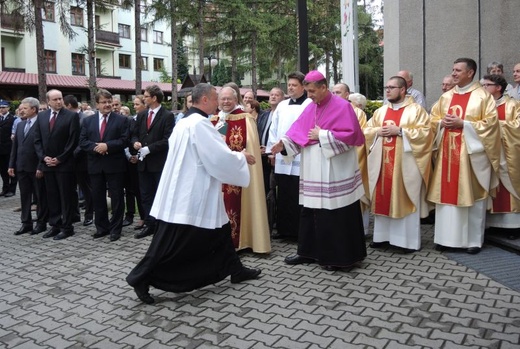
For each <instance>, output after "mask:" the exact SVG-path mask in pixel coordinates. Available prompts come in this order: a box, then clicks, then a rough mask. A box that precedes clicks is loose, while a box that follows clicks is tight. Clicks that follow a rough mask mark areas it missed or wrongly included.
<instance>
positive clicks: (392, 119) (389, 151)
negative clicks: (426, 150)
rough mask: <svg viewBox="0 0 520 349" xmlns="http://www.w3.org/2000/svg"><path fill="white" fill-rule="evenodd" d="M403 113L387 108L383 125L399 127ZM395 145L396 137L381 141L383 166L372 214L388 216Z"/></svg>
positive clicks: (401, 109)
mask: <svg viewBox="0 0 520 349" xmlns="http://www.w3.org/2000/svg"><path fill="white" fill-rule="evenodd" d="M403 111H404V108H400V109H398V110H393V109H391V108H388V110H387V111H386V114H385V119H384V121H383V125H384V126H387V125H396V126H399V125H400V123H401V116H402V115H403ZM396 143H397V136H392V137H385V138H384V140H383V159H382V161H383V164H382V165H381V173H380V174H379V178H378V179H377V184H376V188H375V195H374V196H375V205H374V214H378V215H383V216H388V215H389V214H390V202H391V199H392V183H393V173H394V167H395V152H396V149H395V148H396Z"/></svg>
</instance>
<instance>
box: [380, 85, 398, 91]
mask: <svg viewBox="0 0 520 349" xmlns="http://www.w3.org/2000/svg"><path fill="white" fill-rule="evenodd" d="M383 88H384V89H385V90H393V89H394V88H400V87H399V86H385V87H383Z"/></svg>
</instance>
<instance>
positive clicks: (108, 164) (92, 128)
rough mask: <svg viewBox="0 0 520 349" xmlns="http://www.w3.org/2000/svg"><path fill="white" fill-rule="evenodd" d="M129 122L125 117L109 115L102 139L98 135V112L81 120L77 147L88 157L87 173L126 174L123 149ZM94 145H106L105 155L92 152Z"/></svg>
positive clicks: (126, 141) (125, 143)
mask: <svg viewBox="0 0 520 349" xmlns="http://www.w3.org/2000/svg"><path fill="white" fill-rule="evenodd" d="M128 134H129V120H128V118H127V117H126V116H123V115H120V114H116V113H110V115H109V117H108V121H107V126H106V128H105V132H104V134H103V138H100V135H99V112H98V113H96V114H94V115H92V116H91V117H87V118H85V119H84V120H83V125H82V126H81V133H80V137H79V146H80V147H81V150H83V151H85V152H86V153H87V156H88V173H90V174H97V173H102V172H104V173H119V172H126V155H125V148H126V146H127V145H128ZM96 143H106V144H107V147H108V150H107V153H106V154H104V155H101V154H99V153H96V152H95V151H94V148H95V147H96Z"/></svg>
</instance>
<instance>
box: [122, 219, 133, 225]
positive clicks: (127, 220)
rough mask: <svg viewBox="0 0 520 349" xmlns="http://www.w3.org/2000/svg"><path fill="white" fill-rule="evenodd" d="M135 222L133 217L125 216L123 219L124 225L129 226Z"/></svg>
mask: <svg viewBox="0 0 520 349" xmlns="http://www.w3.org/2000/svg"><path fill="white" fill-rule="evenodd" d="M133 222H134V220H133V219H131V218H125V219H124V220H123V227H128V226H129V225H130V224H132V223H133Z"/></svg>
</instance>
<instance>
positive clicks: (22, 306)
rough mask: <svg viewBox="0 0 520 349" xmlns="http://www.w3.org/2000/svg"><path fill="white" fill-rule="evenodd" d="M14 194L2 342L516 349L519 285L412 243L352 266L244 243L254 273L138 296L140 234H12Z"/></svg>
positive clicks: (7, 229) (7, 221) (7, 213)
mask: <svg viewBox="0 0 520 349" xmlns="http://www.w3.org/2000/svg"><path fill="white" fill-rule="evenodd" d="M18 203H19V201H18V199H17V198H16V197H15V198H0V214H1V229H0V236H1V245H0V254H1V256H2V258H0V266H1V267H0V280H1V282H0V347H2V348H103V349H105V348H151V349H152V348H153V349H156V348H157V349H160V348H240V349H244V348H254V349H262V348H302V349H303V348H306V349H310V348H377V349H380V348H385V349H391V348H399V349H401V348H450V349H451V348H497V349H506V348H520V345H519V343H520V293H518V292H516V291H513V290H511V289H509V288H507V287H505V286H503V285H501V284H499V283H497V282H495V281H492V280H491V279H489V278H488V277H486V276H484V275H482V274H479V273H477V272H475V271H473V270H471V269H468V268H467V267H465V266H462V265H459V264H457V263H456V262H454V261H452V260H450V259H448V258H447V257H445V256H444V255H443V254H441V253H440V252H437V251H435V250H434V248H433V242H432V239H433V237H432V228H431V226H425V228H423V229H424V230H425V231H424V235H423V248H422V250H421V251H420V252H417V253H414V254H408V255H403V254H400V253H399V252H398V251H397V250H393V249H391V248H388V249H386V250H381V251H379V250H372V249H369V255H368V257H367V258H366V260H365V261H364V262H363V263H362V267H361V268H357V269H354V270H352V271H350V272H329V271H325V270H322V269H321V268H319V267H318V266H314V265H300V266H287V265H285V264H284V263H283V258H284V257H285V256H286V255H288V254H290V253H293V252H294V251H295V249H296V245H295V244H294V243H284V242H274V244H273V252H272V253H271V254H270V255H268V256H261V255H254V254H247V253H246V254H243V255H242V256H241V258H242V260H243V261H244V263H245V264H246V265H248V266H253V267H259V268H261V269H262V272H263V274H262V278H260V279H258V280H254V281H250V282H245V283H242V284H235V285H232V284H230V283H229V281H227V280H225V281H223V282H221V283H219V284H216V285H213V286H211V287H206V288H204V289H201V290H197V291H193V292H190V293H186V294H173V293H167V292H163V291H160V290H156V289H152V290H151V293H152V295H153V296H154V297H155V299H156V304H155V305H151V306H150V305H144V304H141V303H140V302H138V301H137V299H136V296H135V294H134V292H133V290H132V289H131V288H130V287H129V286H128V285H127V284H126V283H125V280H124V278H125V276H126V275H127V273H128V272H129V271H130V270H131V268H132V267H133V266H134V265H135V263H136V262H137V261H138V260H139V259H140V257H141V256H142V255H143V254H144V252H145V250H146V248H147V246H148V244H149V241H150V238H146V239H143V240H136V239H134V238H133V236H132V235H133V230H132V229H131V228H125V230H124V234H123V237H122V239H121V240H119V241H117V242H113V243H111V242H109V240H108V238H104V239H101V240H96V241H94V240H93V239H92V238H91V234H93V233H94V231H95V228H94V227H93V226H91V227H88V228H84V227H82V226H81V225H77V226H76V235H75V236H74V237H72V238H69V239H66V240H63V241H53V240H46V239H42V237H41V235H40V236H30V235H22V236H14V235H13V232H14V231H15V230H17V229H18V228H19V226H20V223H19V214H18V213H13V208H14V207H15V206H17V205H18Z"/></svg>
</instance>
